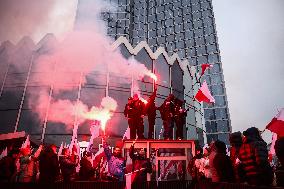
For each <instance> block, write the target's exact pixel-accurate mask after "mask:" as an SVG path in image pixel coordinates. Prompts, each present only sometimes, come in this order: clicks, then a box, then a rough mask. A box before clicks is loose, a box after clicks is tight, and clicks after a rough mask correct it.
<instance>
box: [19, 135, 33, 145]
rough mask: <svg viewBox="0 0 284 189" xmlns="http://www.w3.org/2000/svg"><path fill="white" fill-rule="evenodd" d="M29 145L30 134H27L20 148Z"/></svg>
mask: <svg viewBox="0 0 284 189" xmlns="http://www.w3.org/2000/svg"><path fill="white" fill-rule="evenodd" d="M30 146H31V142H30V135H28V136H27V138H26V140H25V142H24V143H23V144H22V147H21V148H29V147H30Z"/></svg>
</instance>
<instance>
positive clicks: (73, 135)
mask: <svg viewBox="0 0 284 189" xmlns="http://www.w3.org/2000/svg"><path fill="white" fill-rule="evenodd" d="M82 78H83V72H80V79H79V86H78V94H77V102H76V104H77V105H78V104H79V102H80V98H81V90H82ZM77 112H78V111H77V106H76V111H75V120H74V127H73V133H72V140H71V141H75V139H77V136H78V133H77V131H78V126H79V125H78V115H77ZM75 132H76V134H75Z"/></svg>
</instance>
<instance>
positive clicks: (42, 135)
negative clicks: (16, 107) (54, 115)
mask: <svg viewBox="0 0 284 189" xmlns="http://www.w3.org/2000/svg"><path fill="white" fill-rule="evenodd" d="M53 73H54V75H55V73H56V62H55V64H54V72H53ZM53 78H54V77H53ZM53 89H54V79H53V80H52V82H51V86H50V90H49V95H48V104H47V108H46V112H45V117H44V122H43V128H42V133H41V142H42V143H43V142H44V136H45V131H46V126H47V119H48V116H49V108H50V103H51V99H52V94H53Z"/></svg>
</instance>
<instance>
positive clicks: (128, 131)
mask: <svg viewBox="0 0 284 189" xmlns="http://www.w3.org/2000/svg"><path fill="white" fill-rule="evenodd" d="M122 139H130V128H129V127H127V129H126V131H125V132H124V135H123V137H122Z"/></svg>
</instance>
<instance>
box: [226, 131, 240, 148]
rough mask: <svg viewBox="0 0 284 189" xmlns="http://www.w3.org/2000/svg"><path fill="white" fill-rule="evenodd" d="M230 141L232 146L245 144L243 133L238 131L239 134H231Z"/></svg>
mask: <svg viewBox="0 0 284 189" xmlns="http://www.w3.org/2000/svg"><path fill="white" fill-rule="evenodd" d="M229 141H230V144H231V145H232V146H237V145H241V144H242V143H243V141H242V133H241V132H240V131H238V132H234V133H232V134H230V138H229Z"/></svg>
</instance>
